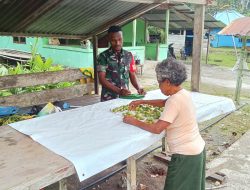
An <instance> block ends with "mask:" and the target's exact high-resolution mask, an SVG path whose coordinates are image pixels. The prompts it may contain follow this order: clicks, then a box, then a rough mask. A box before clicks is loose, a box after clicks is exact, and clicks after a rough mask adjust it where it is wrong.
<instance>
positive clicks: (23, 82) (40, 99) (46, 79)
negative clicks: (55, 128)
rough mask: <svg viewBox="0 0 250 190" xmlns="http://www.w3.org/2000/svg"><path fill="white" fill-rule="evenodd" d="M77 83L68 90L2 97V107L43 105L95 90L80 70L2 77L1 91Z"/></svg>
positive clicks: (60, 89) (58, 89) (0, 103)
mask: <svg viewBox="0 0 250 190" xmlns="http://www.w3.org/2000/svg"><path fill="white" fill-rule="evenodd" d="M75 81H79V84H76V85H74V86H70V87H66V88H57V89H47V90H43V91H39V92H30V93H24V94H18V95H11V96H4V97H0V106H18V107H27V106H33V105H41V104H46V103H48V102H55V101H63V100H67V99H74V98H79V97H83V95H86V94H91V93H92V91H93V89H94V83H93V82H92V81H90V80H88V78H86V77H85V76H84V75H83V74H82V73H81V71H80V70H79V69H67V70H62V71H50V72H41V73H32V74H21V75H9V76H2V77H0V90H4V89H11V88H23V87H31V86H37V85H46V84H56V83H59V82H75ZM80 81H81V82H80Z"/></svg>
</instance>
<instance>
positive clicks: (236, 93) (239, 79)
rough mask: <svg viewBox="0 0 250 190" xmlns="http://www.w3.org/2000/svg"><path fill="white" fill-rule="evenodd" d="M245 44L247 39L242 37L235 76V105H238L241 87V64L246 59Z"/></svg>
mask: <svg viewBox="0 0 250 190" xmlns="http://www.w3.org/2000/svg"><path fill="white" fill-rule="evenodd" d="M246 42H247V38H246V36H244V37H243V38H242V49H241V55H240V62H239V68H238V74H237V83H236V89H235V98H234V99H235V101H236V103H237V104H239V103H240V91H241V85H242V75H243V74H242V72H243V62H244V61H245V59H246Z"/></svg>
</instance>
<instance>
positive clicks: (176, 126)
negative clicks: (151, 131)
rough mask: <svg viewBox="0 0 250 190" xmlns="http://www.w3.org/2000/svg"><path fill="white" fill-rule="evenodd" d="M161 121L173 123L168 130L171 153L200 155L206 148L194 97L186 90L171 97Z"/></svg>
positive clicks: (167, 135)
mask: <svg viewBox="0 0 250 190" xmlns="http://www.w3.org/2000/svg"><path fill="white" fill-rule="evenodd" d="M160 120H163V121H166V122H169V123H171V124H170V125H169V126H168V127H167V129H166V137H167V143H168V146H169V149H170V151H171V153H173V154H174V153H176V154H184V155H197V154H200V153H201V152H202V151H203V149H204V146H205V141H204V140H203V139H202V137H201V135H200V132H199V128H198V124H197V121H196V114H195V107H194V105H193V102H192V97H191V95H190V93H189V92H188V91H186V90H185V89H182V90H180V91H179V92H177V93H176V94H174V95H172V96H170V97H169V98H168V99H167V101H166V104H165V108H164V111H163V113H162V115H161V117H160Z"/></svg>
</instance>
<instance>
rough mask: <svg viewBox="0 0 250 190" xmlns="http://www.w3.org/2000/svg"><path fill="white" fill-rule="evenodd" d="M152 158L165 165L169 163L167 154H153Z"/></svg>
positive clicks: (169, 159)
mask: <svg viewBox="0 0 250 190" xmlns="http://www.w3.org/2000/svg"><path fill="white" fill-rule="evenodd" d="M154 157H155V158H157V159H158V160H161V161H163V162H165V163H167V164H168V163H169V162H170V161H171V156H170V155H168V154H163V153H161V152H158V153H155V154H154Z"/></svg>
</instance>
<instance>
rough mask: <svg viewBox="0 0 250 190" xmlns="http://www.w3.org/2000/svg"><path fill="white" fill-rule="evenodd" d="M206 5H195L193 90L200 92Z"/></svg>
mask: <svg viewBox="0 0 250 190" xmlns="http://www.w3.org/2000/svg"><path fill="white" fill-rule="evenodd" d="M204 17H205V5H195V14H194V38H193V55H192V57H193V58H192V75H191V90H192V91H197V92H199V90H200V64H201V55H202V44H203V31H204Z"/></svg>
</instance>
